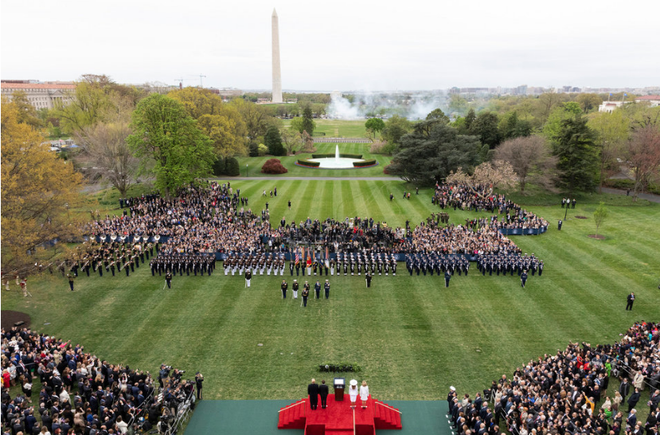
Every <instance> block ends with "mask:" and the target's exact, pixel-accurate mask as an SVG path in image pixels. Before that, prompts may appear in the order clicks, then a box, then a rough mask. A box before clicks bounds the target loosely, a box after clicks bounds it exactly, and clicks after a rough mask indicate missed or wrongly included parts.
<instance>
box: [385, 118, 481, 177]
mask: <svg viewBox="0 0 660 435" xmlns="http://www.w3.org/2000/svg"><path fill="white" fill-rule="evenodd" d="M479 147H480V144H479V139H478V138H477V137H475V136H465V135H461V134H459V133H458V130H456V129H455V128H453V127H450V126H449V125H447V124H444V123H442V122H437V120H431V121H422V122H420V123H419V124H417V125H416V126H415V131H413V132H412V133H410V134H407V135H405V136H403V137H402V138H401V148H400V150H399V152H398V153H397V154H396V155H395V156H394V158H393V159H392V164H391V165H390V166H389V167H388V172H389V173H390V174H392V175H396V176H399V177H401V178H402V179H403V180H405V181H408V182H412V183H415V184H420V185H433V184H434V183H435V182H436V181H441V180H443V179H445V178H446V177H447V176H448V175H449V173H450V172H451V171H456V170H457V169H458V168H461V167H462V168H464V169H465V170H468V171H469V170H471V169H472V168H473V167H475V166H476V165H477V164H479V162H480V158H479Z"/></svg>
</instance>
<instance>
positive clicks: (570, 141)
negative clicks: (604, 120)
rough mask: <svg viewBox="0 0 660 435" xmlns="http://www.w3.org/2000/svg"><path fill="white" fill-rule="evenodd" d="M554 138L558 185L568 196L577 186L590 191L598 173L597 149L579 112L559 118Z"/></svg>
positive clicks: (571, 194)
mask: <svg viewBox="0 0 660 435" xmlns="http://www.w3.org/2000/svg"><path fill="white" fill-rule="evenodd" d="M554 139H555V140H554V142H553V155H555V156H557V159H558V160H557V169H558V171H559V183H558V184H559V187H560V188H561V189H562V190H563V191H565V192H567V193H568V194H569V196H573V193H574V192H575V191H577V190H582V191H593V189H594V187H595V185H596V177H597V174H598V149H597V147H596V144H595V133H594V131H593V130H591V129H590V128H589V127H588V126H587V119H586V118H582V116H581V115H579V114H578V115H575V116H574V117H571V118H568V119H566V120H564V121H562V123H561V129H560V131H559V133H558V134H557V136H555V138H554Z"/></svg>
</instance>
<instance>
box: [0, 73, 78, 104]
mask: <svg viewBox="0 0 660 435" xmlns="http://www.w3.org/2000/svg"><path fill="white" fill-rule="evenodd" d="M1 85H2V96H4V97H7V98H8V99H9V100H10V101H11V100H12V98H13V94H14V92H23V93H25V95H26V97H27V100H28V102H29V103H30V104H31V105H32V106H33V107H34V108H35V109H37V110H39V109H52V108H53V107H55V105H56V104H60V103H61V104H64V105H66V104H68V103H69V101H71V99H72V98H73V92H74V91H75V89H76V85H75V83H73V82H43V83H42V82H39V81H37V80H2V83H1Z"/></svg>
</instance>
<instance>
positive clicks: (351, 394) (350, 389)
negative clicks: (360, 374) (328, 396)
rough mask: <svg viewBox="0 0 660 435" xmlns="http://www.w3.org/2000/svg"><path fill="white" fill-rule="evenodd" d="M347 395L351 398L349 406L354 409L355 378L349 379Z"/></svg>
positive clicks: (355, 395) (355, 396)
mask: <svg viewBox="0 0 660 435" xmlns="http://www.w3.org/2000/svg"><path fill="white" fill-rule="evenodd" d="M348 395H349V396H350V398H351V408H353V409H355V402H357V397H358V387H357V381H356V380H355V379H351V387H350V388H349V389H348Z"/></svg>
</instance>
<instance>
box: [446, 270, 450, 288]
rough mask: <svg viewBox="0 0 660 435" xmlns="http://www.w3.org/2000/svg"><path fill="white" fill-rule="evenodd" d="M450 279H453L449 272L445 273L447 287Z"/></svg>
mask: <svg viewBox="0 0 660 435" xmlns="http://www.w3.org/2000/svg"><path fill="white" fill-rule="evenodd" d="M450 279H451V273H449V271H447V272H445V287H449V280H450Z"/></svg>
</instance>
